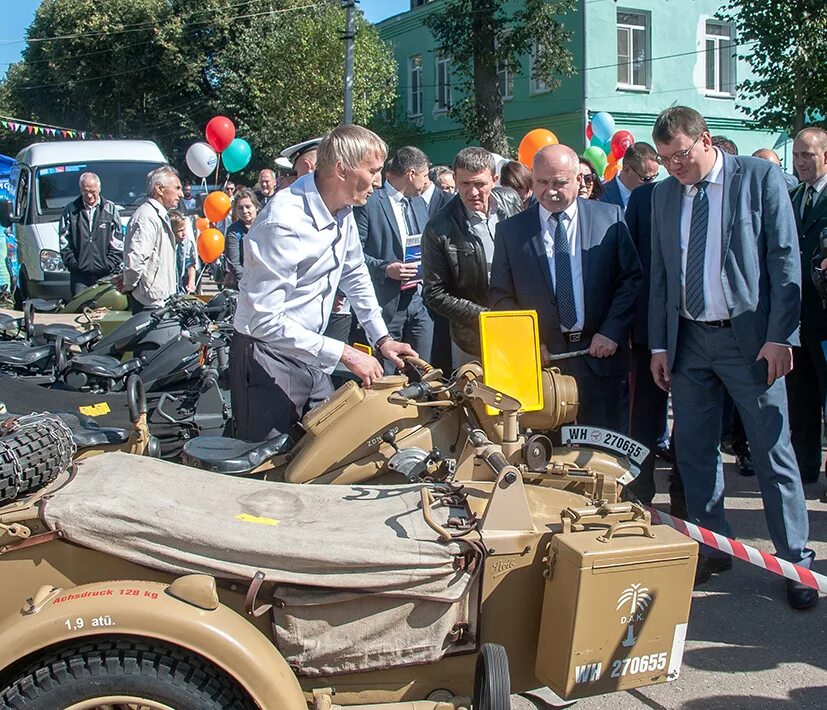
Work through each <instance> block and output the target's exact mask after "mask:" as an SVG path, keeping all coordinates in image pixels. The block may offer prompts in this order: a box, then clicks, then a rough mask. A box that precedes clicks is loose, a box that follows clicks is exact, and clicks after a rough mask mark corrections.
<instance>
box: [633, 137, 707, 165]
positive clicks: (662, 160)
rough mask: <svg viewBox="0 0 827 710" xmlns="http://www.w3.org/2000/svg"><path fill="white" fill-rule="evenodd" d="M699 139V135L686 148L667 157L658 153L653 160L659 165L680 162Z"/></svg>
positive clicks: (687, 155)
mask: <svg viewBox="0 0 827 710" xmlns="http://www.w3.org/2000/svg"><path fill="white" fill-rule="evenodd" d="M699 140H701V136H698V137H697V138H696V139H695V141H694V142H693V143H692V145H690V146H689V147H688V148H687V149H686V150H679V151H678V152H677V153H673V154H672V155H670V156H669V157H666V156H665V155H661V154H660V153H658V156H657V157H656V158H655V160H657V161H658V163H659V164H660V165H669V163H671V162H673V161H674V162H676V163H682V162H683V161H684V160H686V159H687V158H688V157H689V154H690V153H691V152H692V149H693V148H694V147H695V145H696V144H697V142H698V141H699ZM635 172H637V171H635Z"/></svg>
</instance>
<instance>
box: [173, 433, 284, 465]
mask: <svg viewBox="0 0 827 710" xmlns="http://www.w3.org/2000/svg"><path fill="white" fill-rule="evenodd" d="M292 446H293V440H292V439H291V438H290V436H289V435H288V434H279V436H277V437H275V438H274V439H269V440H268V441H259V442H255V443H252V444H251V443H250V442H249V441H241V439H230V438H227V437H223V436H197V437H195V438H194V439H190V440H189V441H188V442H187V443H186V444H184V451H183V452H182V454H181V462H182V463H184V464H185V465H187V466H192V467H193V468H201V469H204V470H206V471H213V472H214V473H227V474H231V475H243V474H246V473H250V472H252V471H253V470H254V469H256V468H258V467H259V466H260V465H261V464H263V463H264V462H265V461H266V460H267V459H269V458H270V457H271V456H275V455H276V454H283V453H285V452H286V451H289V450H290V448H291V447H292Z"/></svg>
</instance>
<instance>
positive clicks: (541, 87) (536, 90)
mask: <svg viewBox="0 0 827 710" xmlns="http://www.w3.org/2000/svg"><path fill="white" fill-rule="evenodd" d="M539 50H540V44H539V43H538V42H535V43H534V44H533V45H532V47H531V56H530V57H529V59H528V74H529V77H530V78H529V80H528V93H529V94H530V95H531V96H534V95H536V94H545V93H548V91H549V86H548V84H546V82H544V81H540V80H538V79H537V78H536V77H535V76H534V64H535V63H536V62H537V53H538V51H539Z"/></svg>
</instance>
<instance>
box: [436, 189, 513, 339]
mask: <svg viewBox="0 0 827 710" xmlns="http://www.w3.org/2000/svg"><path fill="white" fill-rule="evenodd" d="M514 195H516V193H514ZM492 199H494V200H496V202H497V217H498V219H500V220H504V219H507V218H508V217H511V216H512V215H514V214H516V213H517V212H519V211H520V208H521V206H522V205H520V203H519V198H517V197H512V194H511V193H510V192H506V191H499V190H498V191H496V192H494V193H492ZM422 269H423V284H424V290H423V294H424V297H425V303H426V304H427V305H428V307H429V308H430V309H431V310H433V311H435V312H437V313H439V314H440V315H443V316H445V317H446V318H447V319H448V322H449V324H450V327H451V340H453V341H454V342H455V343H456V344H457V345H459V347H460V348H462V349H463V350H464V351H465V352H467V353H470V354H472V355H479V354H480V326H479V315H480V313H482V312H483V311H487V310H488V264H487V262H486V260H485V249H484V248H483V245H482V243H481V242H480V240H479V238H478V237H477V235H476V234H474V232H473V231H472V230H471V228H470V227H469V226H468V218H467V216H466V213H465V207H464V206H463V204H462V200H461V199H460V196H459V195H456V196H454V197H453V198H452V199H451V201H450V202H448V204H446V205H445V206H444V207H443V208H442V209H440V210H439V211H438V212H437V213H436V214H435V215H434V216H433V217H431V219H430V221H429V222H428V226H427V227H425V232H424V233H423V235H422Z"/></svg>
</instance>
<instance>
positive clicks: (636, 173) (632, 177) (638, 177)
mask: <svg viewBox="0 0 827 710" xmlns="http://www.w3.org/2000/svg"><path fill="white" fill-rule="evenodd" d="M656 157H657V154H656V153H655V149H654V148H653V147H652V146H651V145H649V144H648V143H644V142H643V141H638V142H637V143H633V144H632V145H630V146H629V147H628V148H627V149H626V152H625V153H624V154H623V167H622V168H621V169H620V172H619V173H618V174H617V175H615V176H614V177H613V178H612V179H611V180H609V182H607V183H605V184H604V185H603V194H602V195H601V196H600V201H601V202H608V203H609V204H610V205H617V206H618V207H621V208H623V209H624V210H625V209H626V205H628V204H629V197H630V196H631V194H632V192H633V191H634V190H637V188H639V187H640V186H641V185H646V184H648V183H650V182H653V181H654V180H656V179H657V177H658V169H659V166H658V164H657V161H656V160H655V158H656Z"/></svg>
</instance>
